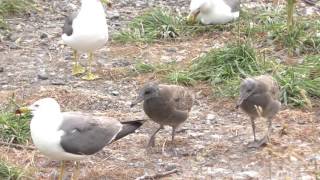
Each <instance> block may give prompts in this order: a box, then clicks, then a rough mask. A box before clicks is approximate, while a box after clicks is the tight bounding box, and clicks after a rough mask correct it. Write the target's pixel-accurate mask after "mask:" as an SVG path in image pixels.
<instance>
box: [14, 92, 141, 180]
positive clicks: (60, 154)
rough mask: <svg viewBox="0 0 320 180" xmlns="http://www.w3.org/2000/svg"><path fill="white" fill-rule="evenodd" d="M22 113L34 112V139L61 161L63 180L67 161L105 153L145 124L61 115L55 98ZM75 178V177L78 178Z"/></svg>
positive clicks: (36, 104) (99, 117)
mask: <svg viewBox="0 0 320 180" xmlns="http://www.w3.org/2000/svg"><path fill="white" fill-rule="evenodd" d="M18 111H20V112H27V111H31V113H32V116H33V117H32V119H31V123H30V130H31V137H32V140H33V143H34V145H35V146H36V147H37V148H38V149H39V150H40V152H41V153H43V154H44V155H46V156H48V157H49V158H51V159H53V160H61V172H60V176H59V180H61V179H62V178H63V172H64V161H65V160H75V161H76V168H77V171H76V173H75V174H76V175H75V176H76V177H77V176H78V173H79V172H78V171H79V162H78V161H79V160H82V159H85V158H86V157H88V155H93V154H95V153H97V152H98V151H100V150H102V149H103V148H104V147H105V146H106V145H108V144H110V143H112V142H114V141H116V140H118V139H120V138H122V137H124V136H126V135H128V134H131V133H133V132H134V131H135V130H136V129H137V128H139V127H140V126H141V125H142V124H143V122H144V121H143V120H136V121H128V122H119V121H118V120H116V119H113V118H110V117H105V116H97V115H93V114H87V113H81V112H61V111H60V105H59V104H58V102H57V101H56V100H54V99H52V98H44V99H40V100H38V101H36V102H34V103H33V104H32V105H30V106H28V107H24V108H20V109H19V110H18ZM75 176H74V177H75Z"/></svg>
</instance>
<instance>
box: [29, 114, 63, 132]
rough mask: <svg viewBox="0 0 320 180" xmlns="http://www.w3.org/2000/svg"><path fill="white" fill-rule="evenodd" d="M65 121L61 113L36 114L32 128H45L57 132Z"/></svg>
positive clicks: (32, 121)
mask: <svg viewBox="0 0 320 180" xmlns="http://www.w3.org/2000/svg"><path fill="white" fill-rule="evenodd" d="M62 121H63V116H62V113H61V112H60V111H57V110H48V111H45V112H44V111H40V112H35V113H34V114H33V118H32V120H31V127H37V128H43V129H46V130H48V131H50V130H53V131H56V130H58V129H59V127H60V125H61V123H62Z"/></svg>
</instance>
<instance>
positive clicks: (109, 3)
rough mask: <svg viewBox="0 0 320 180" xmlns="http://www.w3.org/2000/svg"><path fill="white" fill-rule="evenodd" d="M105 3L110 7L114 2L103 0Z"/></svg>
mask: <svg viewBox="0 0 320 180" xmlns="http://www.w3.org/2000/svg"><path fill="white" fill-rule="evenodd" d="M101 2H102V3H103V4H106V5H107V6H108V7H109V8H111V7H112V2H111V1H110V0H101Z"/></svg>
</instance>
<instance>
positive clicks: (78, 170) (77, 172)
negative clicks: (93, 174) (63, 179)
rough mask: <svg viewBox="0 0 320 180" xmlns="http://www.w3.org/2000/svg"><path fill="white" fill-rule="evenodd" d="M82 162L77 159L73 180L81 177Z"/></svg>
mask: <svg viewBox="0 0 320 180" xmlns="http://www.w3.org/2000/svg"><path fill="white" fill-rule="evenodd" d="M79 167H80V162H79V161H76V171H75V172H74V174H73V176H72V179H73V180H77V179H78V178H79V175H80V168H79Z"/></svg>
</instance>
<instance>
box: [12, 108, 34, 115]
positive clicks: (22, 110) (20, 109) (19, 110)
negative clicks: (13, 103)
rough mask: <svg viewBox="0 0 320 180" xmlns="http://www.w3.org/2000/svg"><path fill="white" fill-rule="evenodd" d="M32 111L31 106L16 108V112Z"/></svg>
mask: <svg viewBox="0 0 320 180" xmlns="http://www.w3.org/2000/svg"><path fill="white" fill-rule="evenodd" d="M29 112H31V109H30V108H29V107H20V108H19V109H17V110H16V114H24V113H29Z"/></svg>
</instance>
